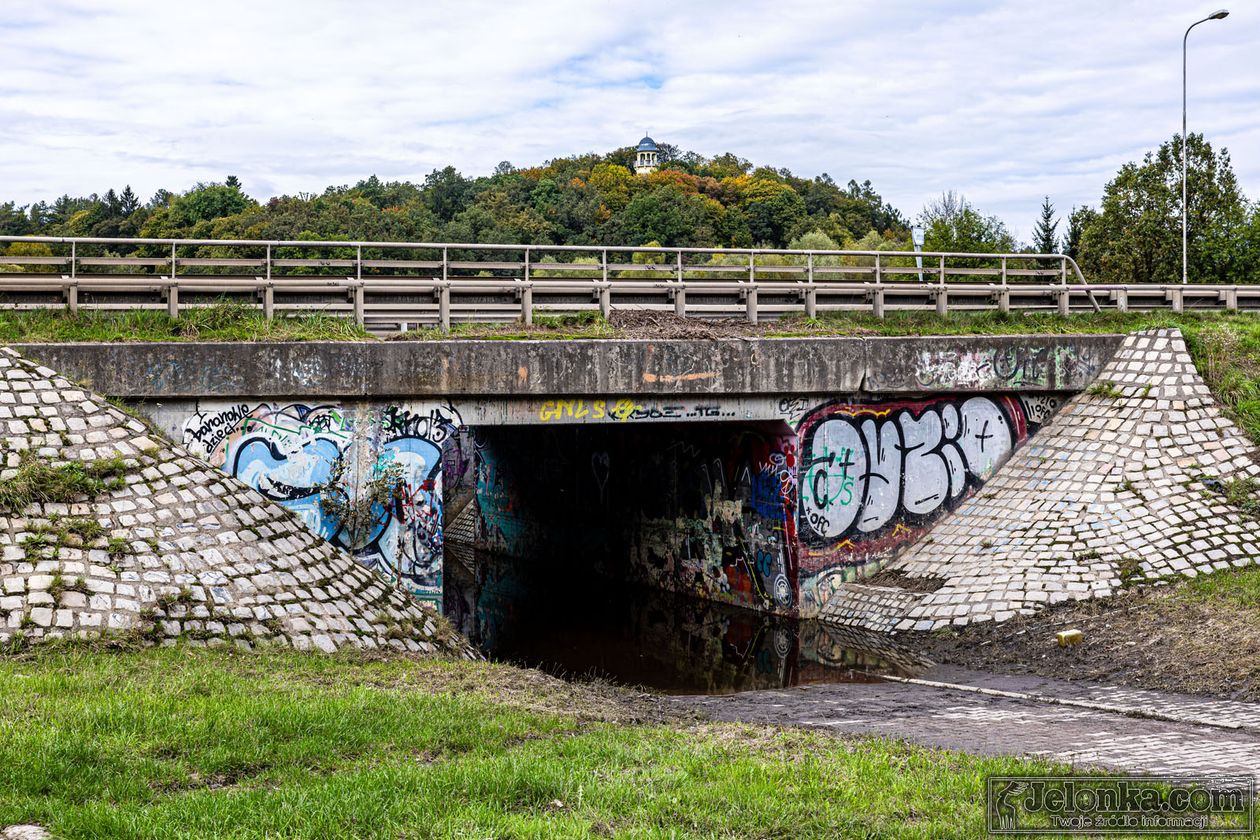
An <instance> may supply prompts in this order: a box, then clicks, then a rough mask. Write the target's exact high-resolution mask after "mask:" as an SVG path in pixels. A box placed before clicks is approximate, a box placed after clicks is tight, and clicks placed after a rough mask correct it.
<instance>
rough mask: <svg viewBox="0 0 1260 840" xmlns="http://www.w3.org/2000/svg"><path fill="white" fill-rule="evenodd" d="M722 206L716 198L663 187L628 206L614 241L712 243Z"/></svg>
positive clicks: (645, 194) (677, 244)
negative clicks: (714, 199)
mask: <svg viewBox="0 0 1260 840" xmlns="http://www.w3.org/2000/svg"><path fill="white" fill-rule="evenodd" d="M721 209H722V206H721V205H720V204H718V203H717V202H716V201H713V200H712V199H707V198H704V197H702V196H699V195H694V194H689V193H684V192H682V191H681V190H678V189H675V188H674V187H672V186H660V187H657V188H656V189H654V190H652V191H650V192H645V193H640V194H638V195H636V196H635V197H634V198H633V199H631V201H630V203H629V204H628V205H626V209H625V211H624V212H623V213H622V214H621V216H620V218H619V222H620V224H619V225H618V226H617V227H616V228H614V229H613V230H611V231H610V232H611V233H612V234H613V238H614V241H616V242H619V243H635V242H648V241H655V242H660V243H663V244H664V245H666V246H680V245H681V246H691V245H706V244H712V242H713V239H714V232H715V224H714V222H715V221H718V219H719V217H720V215H721Z"/></svg>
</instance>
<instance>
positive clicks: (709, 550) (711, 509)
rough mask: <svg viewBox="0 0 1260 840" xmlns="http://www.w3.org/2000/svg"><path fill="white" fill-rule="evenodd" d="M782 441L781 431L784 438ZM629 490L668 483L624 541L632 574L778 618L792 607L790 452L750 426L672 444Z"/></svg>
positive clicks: (772, 435) (790, 446) (790, 445)
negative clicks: (660, 479)
mask: <svg viewBox="0 0 1260 840" xmlns="http://www.w3.org/2000/svg"><path fill="white" fill-rule="evenodd" d="M784 431H785V432H786V431H787V430H786V429H784ZM633 449H635V450H636V451H644V452H645V454H647V453H649V452H650V453H651V455H650V459H651V460H650V463H649V464H647V465H646V467H647V469H645V468H644V466H639V467H638V469H637V474H635V475H634V478H633V480H634V481H635V482H636V483H637V484H638V486H650V482H651V481H652V476H653V475H664V476H669V477H670V479H671V480H669V481H668V482H666V483H665V484H664V486H662V488H661V492H660V495H659V498H658V499H657V500H655V502H654V503H652V504H645V505H643V506H642V508H640V509H639V511H638V518H637V519H634V520H631V521H632V522H633V523H634V524H633V530H632V532H631V533H629V534H627V541H628V543H629V544H630V548H631V556H630V559H631V564H632V567H633V568H635V569H636V570H638V571H639V572H640V573H642V574H645V575H646V577H647V579H648V580H649V582H651V583H652V584H654V585H656V586H659V587H661V588H666V589H672V590H675V591H682V592H690V593H692V594H695V595H700V596H703V597H707V598H714V599H717V600H721V601H728V602H733V603H739V604H745V605H747V606H754V607H759V608H762V609H773V610H777V611H790V610H792V609H794V608H795V606H796V589H797V587H796V583H797V582H796V556H797V538H796V533H797V525H796V445H795V441H794V439H793V436H792V435H791V434H780V433H778V432H777V431H772V430H771V429H767V428H765V427H764V424H763V425H762V426H761V427H759V426H756V425H751V424H749V425H740V426H730V427H725V428H724V430H723V431H722V432H720V433H717V434H714V435H701V434H692V435H688V436H685V437H684V436H681V435H680V437H679V438H678V439H674V440H672V441H670V442H669V443H667V444H665V445H664V446H660V447H659V448H657V449H655V451H654V452H653V451H652V449H651V448H650V444H648V443H647V441H646V440H644V441H643V442H641V443H639V444H636V445H634V446H633Z"/></svg>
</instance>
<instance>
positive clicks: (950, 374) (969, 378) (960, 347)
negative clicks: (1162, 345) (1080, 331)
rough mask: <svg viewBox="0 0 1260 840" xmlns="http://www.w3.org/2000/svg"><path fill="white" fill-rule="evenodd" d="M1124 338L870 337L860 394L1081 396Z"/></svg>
mask: <svg viewBox="0 0 1260 840" xmlns="http://www.w3.org/2000/svg"><path fill="white" fill-rule="evenodd" d="M1123 341H1124V336H1123V335H986V336H924V337H916V338H883V337H881V338H868V339H866V344H867V372H866V380H865V382H864V385H863V387H864V390H866V391H868V392H871V393H880V394H887V393H909V392H923V391H954V392H957V391H1021V392H1035V391H1080V390H1083V389H1084V388H1086V387H1087V386H1088V385H1089V383H1090V382H1092V381H1094V378H1095V377H1096V376H1097V375H1098V372H1099V371H1101V370H1102V369H1103V367H1104V366H1106V364H1107V362H1109V361H1110V360H1111V357H1112V356H1113V355H1114V354H1115V352H1116V350H1118V349H1119V348H1120V345H1121V343H1122V342H1123Z"/></svg>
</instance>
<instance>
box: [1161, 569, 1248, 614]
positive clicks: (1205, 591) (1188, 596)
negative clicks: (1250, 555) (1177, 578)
mask: <svg viewBox="0 0 1260 840" xmlns="http://www.w3.org/2000/svg"><path fill="white" fill-rule="evenodd" d="M1173 597H1174V598H1180V599H1183V600H1186V601H1190V602H1197V603H1205V604H1209V605H1210V606H1212V607H1213V608H1214V609H1220V610H1226V611H1230V612H1241V613H1243V614H1246V613H1250V614H1252V616H1253V617H1254V618H1256V619H1260V567H1257V566H1248V567H1245V568H1242V569H1224V570H1222V571H1219V572H1214V573H1212V574H1210V575H1199V576H1198V577H1195V578H1192V579H1190V580H1188V581H1186V582H1185V583H1182V584H1181V585H1180V586H1178V588H1177V590H1176V592H1175V594H1174V595H1173Z"/></svg>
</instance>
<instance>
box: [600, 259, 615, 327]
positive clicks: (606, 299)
mask: <svg viewBox="0 0 1260 840" xmlns="http://www.w3.org/2000/svg"><path fill="white" fill-rule="evenodd" d="M599 261H600V265H601V266H602V269H603V277H604V284H603V285H602V286H600V287H599V314H601V315H603V316H604V317H605V318H607V317H608V316H610V315H611V314H612V286H611V285H610V284H609V282H608V249H607V248H605V249H604V250H602V251H600V258H599Z"/></svg>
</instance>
